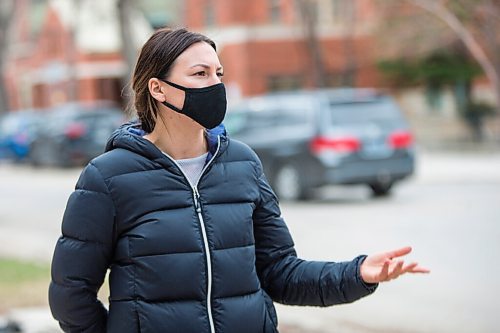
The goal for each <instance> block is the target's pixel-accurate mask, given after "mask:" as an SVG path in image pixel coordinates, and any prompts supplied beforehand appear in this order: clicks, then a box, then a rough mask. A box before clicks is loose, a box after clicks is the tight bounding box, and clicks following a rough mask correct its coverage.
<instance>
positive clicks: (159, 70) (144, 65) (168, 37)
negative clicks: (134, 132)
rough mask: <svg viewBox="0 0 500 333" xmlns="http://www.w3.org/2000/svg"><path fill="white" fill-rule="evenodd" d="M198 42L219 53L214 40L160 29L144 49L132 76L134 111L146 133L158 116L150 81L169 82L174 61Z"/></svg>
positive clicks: (183, 31) (151, 128)
mask: <svg viewBox="0 0 500 333" xmlns="http://www.w3.org/2000/svg"><path fill="white" fill-rule="evenodd" d="M199 42H205V43H208V44H210V45H211V46H212V47H213V48H214V50H216V47H215V43H214V42H213V41H212V40H211V39H209V38H208V37H206V36H204V35H202V34H199V33H196V32H191V31H188V30H186V29H184V28H180V29H169V28H163V29H159V30H157V31H156V32H155V33H154V34H153V35H152V36H151V37H150V38H149V39H148V41H147V42H146V43H145V44H144V45H143V47H142V49H141V53H140V54H139V58H138V59H137V63H136V65H135V70H134V74H133V76H132V89H133V91H134V107H135V111H136V112H137V115H138V117H139V120H140V122H141V127H142V129H143V130H144V131H146V132H148V133H151V131H153V129H154V127H155V125H156V118H157V114H158V106H157V104H156V102H157V101H156V99H154V98H153V96H151V94H150V93H149V88H148V82H149V80H150V79H151V78H155V77H156V78H166V77H167V76H168V74H169V71H170V68H171V67H172V64H173V63H174V61H175V59H177V57H178V56H179V55H180V54H181V53H182V52H184V51H185V50H186V49H187V48H188V47H190V46H191V45H193V44H195V43H199Z"/></svg>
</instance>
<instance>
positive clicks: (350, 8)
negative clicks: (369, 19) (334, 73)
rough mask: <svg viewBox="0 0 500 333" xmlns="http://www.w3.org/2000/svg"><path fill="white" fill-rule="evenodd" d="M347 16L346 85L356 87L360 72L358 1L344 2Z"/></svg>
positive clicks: (345, 46)
mask: <svg viewBox="0 0 500 333" xmlns="http://www.w3.org/2000/svg"><path fill="white" fill-rule="evenodd" d="M344 6H347V7H344V9H345V11H344V13H345V14H346V17H345V20H344V39H343V44H344V45H343V50H344V59H346V66H345V69H344V82H343V84H344V85H350V86H353V85H355V82H354V81H355V77H356V72H357V70H358V59H357V57H356V47H355V30H356V18H357V15H356V11H357V8H356V6H357V1H356V0H348V2H344Z"/></svg>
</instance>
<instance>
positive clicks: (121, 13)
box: [117, 0, 137, 107]
mask: <svg viewBox="0 0 500 333" xmlns="http://www.w3.org/2000/svg"><path fill="white" fill-rule="evenodd" d="M133 6H134V1H132V0H118V2H117V7H118V18H119V22H120V35H121V41H122V56H123V59H124V60H125V64H126V68H127V70H126V72H125V74H124V76H123V77H122V86H123V90H122V96H123V97H124V98H125V100H126V102H127V105H128V106H129V107H130V106H131V98H132V89H131V86H130V81H131V78H132V69H133V68H134V66H135V61H136V56H137V54H136V53H137V51H136V49H135V45H134V42H133V38H132V30H131V26H132V25H131V23H130V18H131V15H132V9H133Z"/></svg>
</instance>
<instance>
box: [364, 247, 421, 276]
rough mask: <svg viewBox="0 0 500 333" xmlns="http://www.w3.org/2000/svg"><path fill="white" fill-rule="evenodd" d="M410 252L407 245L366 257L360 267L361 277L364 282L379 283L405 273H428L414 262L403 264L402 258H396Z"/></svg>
mask: <svg viewBox="0 0 500 333" xmlns="http://www.w3.org/2000/svg"><path fill="white" fill-rule="evenodd" d="M410 252H411V247H409V246H407V247H404V248H401V249H399V250H395V251H389V252H385V253H379V254H375V255H371V256H368V257H366V259H365V261H363V263H362V264H361V268H360V272H361V278H362V279H363V281H364V282H366V283H379V282H385V281H390V280H393V279H396V278H398V277H399V276H400V275H403V274H405V273H429V272H430V270H428V269H427V268H423V267H420V266H419V265H418V263H416V262H413V263H410V264H408V265H405V264H404V261H403V260H401V259H396V258H399V257H402V256H404V255H407V254H408V253H410Z"/></svg>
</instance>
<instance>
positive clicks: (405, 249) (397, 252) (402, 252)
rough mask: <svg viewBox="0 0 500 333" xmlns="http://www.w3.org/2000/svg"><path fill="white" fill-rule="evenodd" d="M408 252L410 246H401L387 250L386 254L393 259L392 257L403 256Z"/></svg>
mask: <svg viewBox="0 0 500 333" xmlns="http://www.w3.org/2000/svg"><path fill="white" fill-rule="evenodd" d="M410 252H411V246H405V247H402V248H400V249H397V250H394V251H389V252H387V254H386V255H387V257H389V258H390V259H394V258H397V257H402V256H405V255H407V254H408V253H410Z"/></svg>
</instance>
